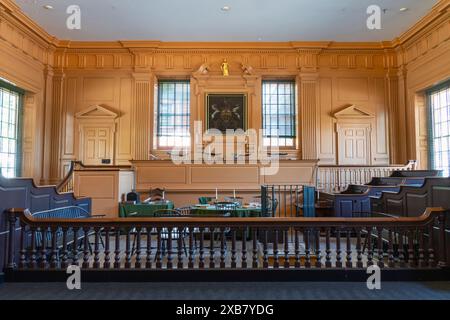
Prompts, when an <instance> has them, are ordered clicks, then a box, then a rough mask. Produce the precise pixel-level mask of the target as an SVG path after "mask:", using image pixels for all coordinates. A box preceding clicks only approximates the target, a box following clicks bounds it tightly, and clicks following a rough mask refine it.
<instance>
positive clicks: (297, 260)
mask: <svg viewBox="0 0 450 320" xmlns="http://www.w3.org/2000/svg"><path fill="white" fill-rule="evenodd" d="M294 243H295V244H294V246H295V248H294V250H295V252H294V253H295V268H297V269H298V268H300V267H301V265H300V239H299V237H298V230H297V229H294Z"/></svg>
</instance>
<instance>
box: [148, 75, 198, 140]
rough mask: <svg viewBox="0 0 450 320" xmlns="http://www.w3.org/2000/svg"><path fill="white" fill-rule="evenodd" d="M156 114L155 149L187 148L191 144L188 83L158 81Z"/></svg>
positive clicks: (184, 81)
mask: <svg viewBox="0 0 450 320" xmlns="http://www.w3.org/2000/svg"><path fill="white" fill-rule="evenodd" d="M156 112H157V114H156V138H157V141H156V147H157V148H171V147H187V146H189V145H190V143H191V138H190V84H189V81H187V80H182V81H180V80H176V81H168V80H164V81H159V82H158V107H157V111H156Z"/></svg>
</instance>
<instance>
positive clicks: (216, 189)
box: [216, 188, 218, 199]
mask: <svg viewBox="0 0 450 320" xmlns="http://www.w3.org/2000/svg"><path fill="white" fill-rule="evenodd" d="M216 199H218V197H217V188H216Z"/></svg>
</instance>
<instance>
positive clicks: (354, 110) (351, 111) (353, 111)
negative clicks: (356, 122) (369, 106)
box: [333, 105, 375, 119]
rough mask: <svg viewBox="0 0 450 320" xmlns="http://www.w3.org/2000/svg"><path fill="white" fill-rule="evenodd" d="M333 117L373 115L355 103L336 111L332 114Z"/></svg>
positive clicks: (370, 116)
mask: <svg viewBox="0 0 450 320" xmlns="http://www.w3.org/2000/svg"><path fill="white" fill-rule="evenodd" d="M333 117H334V118H336V119H345V118H373V117H375V115H374V114H373V113H371V112H369V111H367V110H364V109H362V108H360V107H357V106H355V105H351V106H348V107H346V108H344V109H342V110H340V111H338V112H335V113H334V114H333Z"/></svg>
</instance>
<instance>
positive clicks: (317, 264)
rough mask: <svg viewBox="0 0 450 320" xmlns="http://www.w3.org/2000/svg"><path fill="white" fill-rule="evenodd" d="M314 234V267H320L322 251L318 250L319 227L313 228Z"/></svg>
mask: <svg viewBox="0 0 450 320" xmlns="http://www.w3.org/2000/svg"><path fill="white" fill-rule="evenodd" d="M315 234H316V237H315V238H316V250H315V251H316V268H319V269H320V268H322V252H321V251H320V228H317V229H316V230H315Z"/></svg>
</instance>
